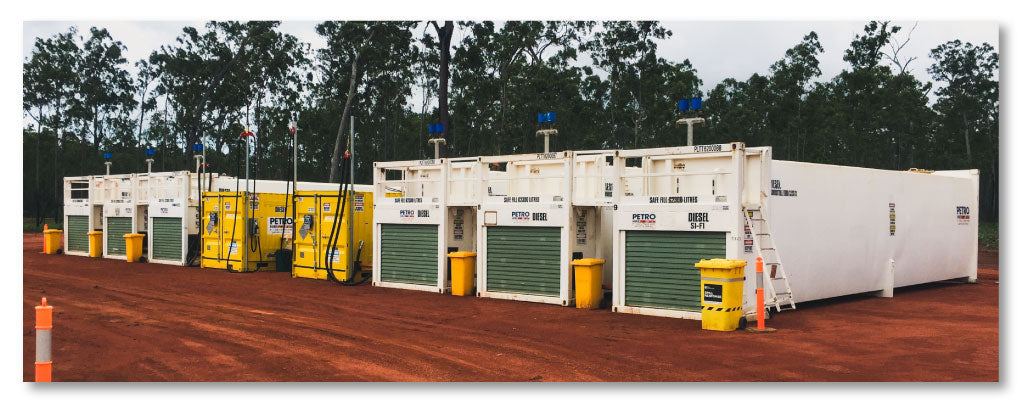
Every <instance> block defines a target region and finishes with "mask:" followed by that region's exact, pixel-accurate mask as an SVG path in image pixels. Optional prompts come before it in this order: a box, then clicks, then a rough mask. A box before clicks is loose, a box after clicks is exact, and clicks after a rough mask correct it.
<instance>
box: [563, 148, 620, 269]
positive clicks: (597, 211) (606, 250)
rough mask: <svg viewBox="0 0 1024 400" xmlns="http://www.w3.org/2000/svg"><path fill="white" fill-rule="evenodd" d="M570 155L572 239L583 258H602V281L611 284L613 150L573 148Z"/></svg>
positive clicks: (614, 193)
mask: <svg viewBox="0 0 1024 400" xmlns="http://www.w3.org/2000/svg"><path fill="white" fill-rule="evenodd" d="M572 156H573V163H572V165H573V170H572V206H573V217H574V218H573V219H574V226H573V228H574V230H575V232H574V239H573V240H574V241H575V245H576V247H577V248H576V251H579V252H582V254H581V256H582V257H583V258H597V259H601V260H604V266H603V270H602V284H603V286H611V284H612V277H613V274H612V272H613V265H614V264H615V263H614V259H613V257H612V256H613V254H612V245H613V243H614V242H613V240H612V238H613V235H612V234H611V232H612V223H613V222H614V213H613V207H614V205H615V204H616V198H617V197H616V193H617V192H616V191H615V190H613V189H614V186H615V165H614V158H615V150H587V151H574V152H573V153H572ZM591 214H593V217H591V216H590V215H591ZM570 284H572V283H570Z"/></svg>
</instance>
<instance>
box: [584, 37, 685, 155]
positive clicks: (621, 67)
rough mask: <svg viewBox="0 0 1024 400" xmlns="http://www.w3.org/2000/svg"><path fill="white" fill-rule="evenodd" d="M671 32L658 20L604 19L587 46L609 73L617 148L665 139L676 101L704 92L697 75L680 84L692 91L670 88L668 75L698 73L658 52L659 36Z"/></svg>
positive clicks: (612, 135)
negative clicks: (668, 86)
mask: <svg viewBox="0 0 1024 400" xmlns="http://www.w3.org/2000/svg"><path fill="white" fill-rule="evenodd" d="M670 37H672V32H671V31H669V30H668V29H666V28H665V27H663V26H661V24H660V23H659V22H657V21H605V22H603V23H602V24H601V29H599V30H596V31H595V33H594V39H593V40H590V41H588V42H587V43H585V45H584V47H583V48H584V50H586V51H588V52H589V53H590V56H591V58H592V60H593V62H594V64H595V65H596V66H597V67H598V68H600V69H602V70H604V71H605V72H607V73H608V81H609V82H610V85H609V90H608V99H607V104H608V108H607V116H606V118H608V120H609V121H610V123H609V125H610V130H611V132H609V136H610V139H611V140H610V141H611V143H612V144H613V147H642V146H644V145H647V144H649V143H655V142H659V141H664V140H667V138H668V137H669V136H670V135H671V134H672V132H671V131H672V130H674V129H675V127H674V122H675V121H674V117H673V111H672V110H673V105H674V104H675V101H674V100H676V99H679V98H684V97H697V96H699V95H700V93H699V92H698V91H697V90H696V88H697V87H698V85H699V82H698V81H693V80H691V81H690V82H686V83H683V84H681V86H683V87H690V88H691V89H690V90H689V91H688V93H679V92H677V93H668V92H667V91H666V90H667V88H666V84H667V83H668V82H669V81H668V80H669V79H692V78H696V73H695V71H692V67H691V66H690V65H689V63H688V62H685V61H684V62H683V63H680V64H676V63H672V62H669V61H667V60H665V59H664V58H661V57H658V55H657V49H658V45H657V43H656V42H655V41H656V40H665V39H668V38H670ZM690 72H693V73H690ZM675 86H676V87H677V88H678V87H679V86H680V85H675ZM677 90H679V89H677Z"/></svg>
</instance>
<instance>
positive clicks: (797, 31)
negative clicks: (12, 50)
mask: <svg viewBox="0 0 1024 400" xmlns="http://www.w3.org/2000/svg"><path fill="white" fill-rule="evenodd" d="M317 23H318V22H317V21H286V22H283V23H282V24H281V30H282V31H284V32H287V33H290V34H292V35H295V36H296V37H298V38H299V39H300V40H302V41H305V42H308V43H311V44H312V47H313V48H314V49H316V48H319V47H322V46H323V45H324V40H323V39H322V38H320V37H319V36H318V35H317V34H316V32H315V30H314V26H315V25H316V24H317ZM865 23H866V21H822V22H813V21H798V22H782V21H742V22H741V21H664V22H663V24H664V25H665V26H666V27H667V28H669V29H670V30H671V31H672V33H673V35H672V37H671V38H670V39H668V40H663V41H660V43H659V44H658V53H659V55H660V56H661V57H664V58H665V59H668V60H670V61H673V62H682V61H683V60H684V59H689V60H690V62H691V63H692V64H693V66H694V68H696V69H697V72H698V74H699V76H700V78H701V79H702V80H703V82H704V85H703V88H702V89H703V91H704V92H705V93H707V92H708V91H709V90H710V89H711V88H713V87H714V86H715V85H716V84H718V83H719V82H721V81H722V80H723V79H725V78H736V79H739V80H745V79H747V78H748V77H750V75H751V74H753V73H760V74H765V73H767V72H768V68H769V66H770V65H771V64H772V63H773V62H775V61H777V60H779V59H781V58H782V57H783V56H784V54H785V51H786V49H788V48H790V47H793V46H794V45H795V44H797V43H799V41H800V40H801V38H803V36H804V35H805V34H807V33H808V32H810V31H815V32H817V33H818V37H819V40H820V41H821V44H822V46H823V47H824V48H825V52H824V54H822V55H820V56H819V60H820V61H821V72H822V76H821V79H831V78H832V77H833V76H835V75H836V74H838V73H839V72H840V71H842V70H843V69H844V68H847V64H846V62H845V61H843V52H844V51H845V50H846V49H847V48H848V47H849V44H850V41H851V40H852V39H853V37H854V35H856V34H858V33H860V32H862V30H863V27H864V25H865ZM894 23H895V24H897V25H900V26H903V27H904V28H905V29H904V30H903V31H901V32H900V33H899V34H898V35H899V37H900V39H901V40H902V39H904V38H905V36H904V35H905V34H907V33H909V31H910V27H912V26H914V23H915V21H894ZM202 24H203V21H128V22H124V21H121V22H112V21H59V22H32V21H26V22H25V23H24V38H23V53H24V56H25V57H29V56H30V55H31V52H32V45H33V43H34V42H35V38H37V37H50V36H52V35H54V34H56V33H59V32H64V31H66V30H67V29H68V27H69V26H72V25H74V26H76V27H77V28H78V30H79V32H81V33H88V30H89V27H92V26H97V27H106V28H107V29H108V30H109V31H110V34H111V36H112V37H113V38H114V39H115V40H120V41H121V42H122V43H124V45H125V46H126V47H127V48H128V50H127V54H126V58H127V59H128V60H129V61H130V62H131V63H134V62H135V61H136V60H138V59H141V58H143V57H146V56H148V55H149V53H150V52H152V51H153V50H156V49H157V48H159V47H160V46H161V45H164V44H171V43H174V39H175V38H176V37H177V36H178V35H179V34H180V33H181V28H182V27H183V26H185V25H191V26H197V27H198V26H201V25H202ZM422 31H423V29H422V25H421V27H420V29H418V30H417V31H416V32H417V34H419V33H420V32H422ZM429 32H430V33H431V34H432V33H433V30H432V29H431V30H429ZM462 34H463V33H462V32H459V30H458V29H456V32H455V34H454V37H453V38H452V41H453V43H456V42H458V41H459V40H461V35H462ZM953 39H960V40H962V41H965V42H971V43H974V44H976V45H977V44H981V43H982V42H988V43H989V44H991V45H992V46H994V47H995V48H996V51H999V26H998V24H997V23H995V22H973V21H920V22H918V24H917V29H916V30H915V31H914V32H913V36H912V37H911V40H910V43H909V44H908V45H907V46H906V47H905V48H904V49H903V51H902V52H901V56H907V57H917V59H916V60H914V61H913V62H911V64H910V70H911V72H912V73H913V74H914V75H915V76H917V78H918V79H920V80H922V81H927V80H930V79H931V77H930V76H929V75H928V73H927V68H928V66H929V65H931V63H932V60H931V59H929V58H928V52H929V50H931V49H932V48H934V47H936V46H938V45H939V44H941V43H945V42H946V41H949V40H953ZM580 61H584V62H587V63H589V61H590V60H589V58H583V59H581V60H580ZM131 69H132V71H133V72H134V67H132V68H131ZM417 98H418V96H416V95H415V94H414V96H413V98H412V99H410V100H412V101H413V102H414V104H415V101H416V99H417Z"/></svg>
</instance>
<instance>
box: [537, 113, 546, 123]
mask: <svg viewBox="0 0 1024 400" xmlns="http://www.w3.org/2000/svg"><path fill="white" fill-rule="evenodd" d="M545 122H548V115H547V114H546V113H537V123H538V124H543V123H545Z"/></svg>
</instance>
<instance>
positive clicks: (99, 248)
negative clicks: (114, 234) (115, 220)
mask: <svg viewBox="0 0 1024 400" xmlns="http://www.w3.org/2000/svg"><path fill="white" fill-rule="evenodd" d="M89 257H93V258H99V257H103V231H91V232H89Z"/></svg>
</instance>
